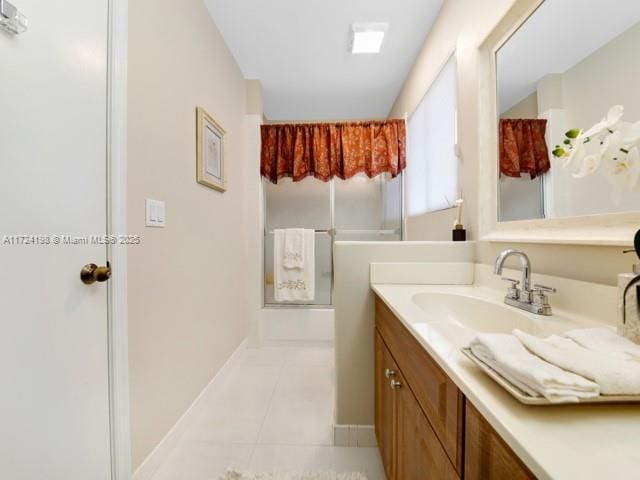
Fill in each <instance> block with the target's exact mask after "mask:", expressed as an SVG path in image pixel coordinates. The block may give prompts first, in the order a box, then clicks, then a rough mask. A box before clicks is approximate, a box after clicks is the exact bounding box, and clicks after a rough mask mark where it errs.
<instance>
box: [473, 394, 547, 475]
mask: <svg viewBox="0 0 640 480" xmlns="http://www.w3.org/2000/svg"><path fill="white" fill-rule="evenodd" d="M465 410H466V412H465V413H466V416H465V417H466V428H465V454H464V457H465V458H464V478H465V479H469V480H484V479H486V478H496V479H498V478H504V479H509V480H530V479H534V478H536V477H535V476H534V475H533V474H532V473H531V472H530V471H529V469H528V468H527V467H526V465H524V464H523V463H522V461H521V460H520V459H519V458H518V457H517V456H516V455H515V454H514V453H513V451H512V450H511V449H510V448H509V446H508V445H507V444H506V443H504V440H502V438H500V436H499V435H498V433H497V432H496V431H495V430H494V429H493V428H492V427H491V425H489V423H488V422H487V421H486V420H485V419H484V418H483V417H482V415H481V414H480V412H478V410H476V408H475V407H474V406H473V405H472V404H471V402H467V405H466V409H465Z"/></svg>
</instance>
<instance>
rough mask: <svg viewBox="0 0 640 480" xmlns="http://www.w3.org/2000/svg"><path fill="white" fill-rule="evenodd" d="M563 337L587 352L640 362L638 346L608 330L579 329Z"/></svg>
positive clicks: (570, 331) (601, 328) (639, 346)
mask: <svg viewBox="0 0 640 480" xmlns="http://www.w3.org/2000/svg"><path fill="white" fill-rule="evenodd" d="M564 336H565V337H567V338H570V339H571V340H573V341H574V342H576V343H577V344H579V345H582V346H583V347H584V348H586V349H588V350H593V351H596V352H600V353H608V354H611V355H613V356H617V357H620V358H622V359H625V360H638V361H640V345H638V344H636V343H633V342H632V341H631V340H629V339H627V338H624V337H622V336H620V335H618V334H617V333H615V332H614V331H613V330H611V329H610V328H606V327H599V328H581V329H577V330H569V331H568V332H565V333H564Z"/></svg>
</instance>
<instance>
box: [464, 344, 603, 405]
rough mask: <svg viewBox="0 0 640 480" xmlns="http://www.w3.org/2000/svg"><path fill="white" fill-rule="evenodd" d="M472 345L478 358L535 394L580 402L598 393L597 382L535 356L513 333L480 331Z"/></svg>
mask: <svg viewBox="0 0 640 480" xmlns="http://www.w3.org/2000/svg"><path fill="white" fill-rule="evenodd" d="M470 347H471V351H472V352H473V354H474V355H475V356H476V357H478V358H479V359H480V360H482V361H483V362H484V363H486V364H487V365H489V366H490V367H491V368H493V369H494V370H495V371H496V372H498V373H499V374H500V375H502V376H503V377H504V378H506V379H507V380H508V381H510V382H511V383H512V384H514V385H515V386H516V387H518V388H519V389H520V390H522V391H524V392H526V393H528V394H529V395H531V396H532V397H539V396H543V397H545V398H547V399H548V400H549V401H551V402H577V401H578V400H579V399H580V398H591V397H597V396H598V395H599V388H598V385H596V384H595V383H593V382H590V381H589V380H587V379H585V378H582V377H580V376H578V375H575V374H573V373H569V372H565V371H564V370H562V369H560V368H558V367H556V366H555V365H551V364H550V363H548V362H545V361H544V360H542V359H540V358H538V357H536V356H535V355H532V354H531V353H530V352H529V351H527V349H526V348H524V346H523V345H522V343H520V341H519V340H518V339H517V338H516V337H514V336H513V335H508V334H501V333H492V334H489V333H487V334H480V335H478V336H477V337H476V338H475V339H474V340H473V341H472V342H471V344H470Z"/></svg>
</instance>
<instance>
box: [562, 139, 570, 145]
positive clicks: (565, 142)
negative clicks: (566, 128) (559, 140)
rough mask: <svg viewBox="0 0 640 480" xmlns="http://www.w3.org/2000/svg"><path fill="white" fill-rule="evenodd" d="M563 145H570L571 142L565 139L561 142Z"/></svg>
mask: <svg viewBox="0 0 640 480" xmlns="http://www.w3.org/2000/svg"><path fill="white" fill-rule="evenodd" d="M563 143H564V144H565V145H571V140H569V139H568V138H566V139H565V140H564V142H563Z"/></svg>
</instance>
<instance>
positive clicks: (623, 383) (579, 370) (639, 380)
mask: <svg viewBox="0 0 640 480" xmlns="http://www.w3.org/2000/svg"><path fill="white" fill-rule="evenodd" d="M513 334H514V335H515V336H516V337H517V338H518V339H519V340H520V341H521V342H522V344H523V345H524V346H525V347H526V348H527V349H528V350H529V351H531V352H532V353H534V354H535V355H537V356H539V357H540V358H542V359H543V360H546V361H547V362H549V363H552V364H554V365H556V366H558V367H560V368H562V369H564V370H567V371H569V372H573V373H575V374H577V375H581V376H583V377H585V378H587V379H589V380H592V381H594V382H595V383H597V384H598V385H599V386H600V392H601V393H602V395H640V362H637V361H635V360H622V359H620V357H616V356H614V355H611V354H608V353H601V352H595V351H593V350H587V349H586V348H584V347H582V346H580V345H578V344H577V343H576V342H574V341H573V340H570V339H568V338H565V337H559V336H557V335H551V336H550V337H547V338H544V339H543V338H538V337H534V336H533V335H529V334H528V333H525V332H522V331H520V330H514V331H513Z"/></svg>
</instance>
